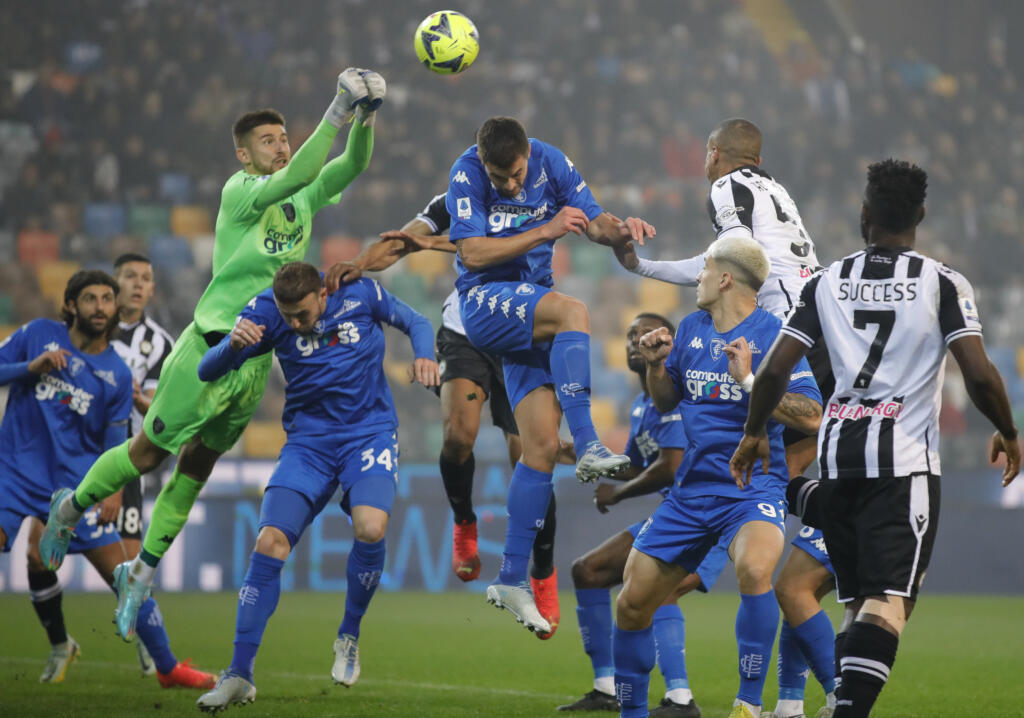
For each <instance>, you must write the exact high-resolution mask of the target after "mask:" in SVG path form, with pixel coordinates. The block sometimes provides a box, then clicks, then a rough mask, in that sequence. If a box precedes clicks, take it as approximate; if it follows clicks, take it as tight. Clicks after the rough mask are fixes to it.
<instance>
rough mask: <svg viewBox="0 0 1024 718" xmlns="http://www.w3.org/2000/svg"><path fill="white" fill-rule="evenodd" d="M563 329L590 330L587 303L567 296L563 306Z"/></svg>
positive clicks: (561, 309)
mask: <svg viewBox="0 0 1024 718" xmlns="http://www.w3.org/2000/svg"><path fill="white" fill-rule="evenodd" d="M560 311H561V315H562V327H561V329H562V331H569V332H589V331H590V313H589V312H588V311H587V305H586V304H584V303H583V302H581V301H580V300H579V299H576V298H575V297H565V301H564V302H563V305H562V307H560Z"/></svg>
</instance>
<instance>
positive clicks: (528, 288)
mask: <svg viewBox="0 0 1024 718" xmlns="http://www.w3.org/2000/svg"><path fill="white" fill-rule="evenodd" d="M535 291H536V290H535V289H534V288H533V285H532V284H528V283H527V282H523V283H522V284H520V285H519V286H518V287H516V294H518V295H519V296H520V297H528V296H530V295H531V294H533V293H534V292H535Z"/></svg>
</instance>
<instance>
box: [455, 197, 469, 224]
mask: <svg viewBox="0 0 1024 718" xmlns="http://www.w3.org/2000/svg"><path fill="white" fill-rule="evenodd" d="M455 209H456V211H457V212H458V215H459V219H469V218H470V217H472V216H473V207H472V205H470V203H469V197H459V198H457V199H456V200H455Z"/></svg>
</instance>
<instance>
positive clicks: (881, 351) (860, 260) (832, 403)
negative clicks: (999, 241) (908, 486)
mask: <svg viewBox="0 0 1024 718" xmlns="http://www.w3.org/2000/svg"><path fill="white" fill-rule="evenodd" d="M782 332H783V333H785V334H788V335H789V336H791V337H794V338H795V339H797V340H798V341H800V342H802V343H804V344H806V345H807V346H808V347H810V346H811V345H813V344H814V342H815V340H817V339H818V338H819V337H821V338H823V339H824V341H825V346H826V347H827V348H828V355H829V359H830V360H831V361H832V371H833V372H834V373H835V379H836V388H835V393H834V394H833V395H832V397H831V398H829V399H828V401H827V403H826V405H825V407H824V411H823V416H822V420H821V429H820V430H819V432H818V462H819V464H820V469H821V476H822V477H823V478H831V479H836V478H864V477H867V478H873V477H904V476H909V475H911V474H916V473H924V472H927V473H929V474H936V475H937V474H939V473H940V471H941V469H940V465H939V408H940V406H941V403H942V379H943V373H944V370H945V365H946V346H947V345H948V344H949V343H951V342H953V341H955V340H957V339H960V338H961V337H965V336H970V335H976V336H981V322H980V321H979V319H978V310H977V307H976V306H975V303H974V290H973V289H972V288H971V285H970V283H969V282H968V281H967V280H966V279H965V278H964V277H963V275H961V274H959V273H958V272H955V271H953V270H952V269H950V268H949V267H947V266H945V265H944V264H941V263H940V262H937V261H935V260H934V259H930V258H929V257H925V256H923V255H921V254H918V253H917V252H915V251H913V250H910V249H905V250H902V251H901V250H890V249H883V248H879V247H868V248H867V249H866V250H863V251H860V252H857V253H855V254H851V255H849V256H848V257H846V258H844V259H841V260H839V261H838V262H835V263H834V264H832V265H831V266H830V267H829V268H828V269H826V270H825V271H823V272H819V273H818V274H816V275H814V276H813V277H812V278H811V279H810V280H808V281H807V283H806V284H805V285H804V287H803V290H802V291H801V293H800V297H799V301H798V302H797V306H796V308H795V309H794V311H793V313H792V314H791V315H790V317H789V321H788V322H787V323H786V324H785V326H783V328H782Z"/></svg>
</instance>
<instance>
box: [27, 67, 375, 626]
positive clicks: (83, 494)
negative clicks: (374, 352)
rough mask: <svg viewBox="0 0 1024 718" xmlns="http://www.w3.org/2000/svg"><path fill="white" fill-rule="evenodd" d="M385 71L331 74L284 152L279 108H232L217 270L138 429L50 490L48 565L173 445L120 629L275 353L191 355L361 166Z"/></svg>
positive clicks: (124, 570)
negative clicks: (220, 373) (221, 370)
mask: <svg viewBox="0 0 1024 718" xmlns="http://www.w3.org/2000/svg"><path fill="white" fill-rule="evenodd" d="M385 90H386V85H385V82H384V78H383V77H381V76H380V75H379V74H377V73H376V72H372V71H367V70H358V69H354V68H348V69H346V70H345V71H344V72H342V73H341V74H340V75H339V76H338V85H337V94H336V95H335V97H334V99H333V100H332V102H331V104H330V106H329V107H328V108H327V112H326V113H325V114H324V118H323V121H322V122H321V123H320V124H319V125H318V126H317V128H316V130H315V131H314V132H313V134H312V135H310V137H309V139H308V140H306V142H304V143H303V145H302V147H300V148H299V150H298V151H297V152H296V153H295V156H294V157H292V155H291V149H290V147H289V145H288V135H287V133H286V132H285V127H284V118H283V117H282V116H281V115H280V114H279V113H278V112H276V111H274V110H269V109H266V110H256V111H254V112H249V113H246V114H245V115H243V116H242V117H240V118H239V119H238V120H237V121H236V122H235V124H234V127H233V128H232V132H233V135H234V140H235V154H236V155H237V157H238V161H239V162H241V163H242V165H243V169H242V170H240V171H239V172H237V173H235V174H234V175H233V176H232V177H231V178H230V179H229V180H228V181H227V183H225V185H224V189H223V191H222V193H221V204H220V211H219V212H218V214H217V226H216V243H215V245H214V252H213V279H212V280H211V282H210V284H209V286H208V287H207V288H206V291H205V292H204V293H203V296H202V297H201V298H200V299H199V304H198V305H197V306H196V311H195V317H194V320H193V322H192V323H191V324H190V325H189V326H188V327H186V328H185V330H184V331H183V332H182V334H181V337H180V338H179V339H178V342H177V343H176V344H175V345H174V350H173V351H172V352H171V354H170V355H169V356H168V357H167V359H166V360H165V362H164V365H163V370H162V372H161V375H160V383H159V384H158V385H157V390H156V396H155V397H154V398H153V403H152V405H151V406H150V408H149V411H148V412H147V413H146V419H145V423H144V425H143V429H144V430H143V431H142V432H140V433H139V434H138V435H137V436H135V437H134V438H133V439H131V440H130V441H127V442H125V443H124V444H122V445H120V446H118V447H116V448H114V449H110V450H109V451H107V452H105V453H103V454H102V455H101V456H100V457H99V458H98V459H97V460H96V463H94V464H93V466H92V468H91V469H89V472H88V473H87V474H86V475H85V478H84V479H82V481H81V483H79V485H78V487H77V488H76V489H75V490H74V491H72V490H71V489H61V490H59V491H57V492H55V493H54V494H53V497H52V498H51V500H50V515H49V518H48V520H47V523H46V531H45V533H44V534H43V537H42V540H41V543H40V551H41V553H42V560H43V563H44V564H45V565H47V566H49V567H50V568H51V569H53V570H56V569H57V568H58V567H59V566H60V565H61V562H63V560H64V555H65V553H66V551H67V548H68V542H69V540H70V538H71V531H72V528H73V527H74V526H75V524H76V523H78V520H79V518H80V517H81V515H82V513H83V512H84V511H85V510H86V509H87V508H89V507H90V506H92V505H93V504H96V503H98V502H100V501H102V500H103V499H104V498H106V497H107V496H110V495H111V494H113V493H115V492H117V491H118V490H119V489H120V488H121V487H122V486H124V485H125V484H127V483H128V482H129V481H131V480H133V479H136V478H138V477H139V475H140V474H144V473H146V472H148V471H151V470H153V469H155V468H156V467H157V466H158V465H159V464H160V462H161V461H163V460H164V458H166V457H167V456H168V455H169V454H174V453H176V454H178V463H177V466H176V468H175V470H174V474H173V475H172V476H171V479H170V480H169V481H168V482H167V484H166V485H165V486H164V487H163V490H162V491H161V492H160V495H159V496H158V497H157V499H156V504H155V505H154V506H153V515H152V518H151V520H150V523H149V527H148V529H147V531H146V535H145V538H144V539H143V544H142V552H141V553H140V554H139V556H138V557H137V558H135V560H133V561H130V562H125V563H122V564H120V565H119V566H118V567H117V568H116V569H115V571H114V588H115V590H116V591H117V595H118V601H117V613H116V614H115V618H116V621H115V622H116V624H117V632H118V634H120V635H121V637H122V638H124V639H125V640H126V641H127V640H131V638H132V636H133V635H134V633H135V623H136V616H137V615H138V610H139V606H140V605H141V604H142V603H143V602H144V601H145V600H146V598H147V597H148V595H149V591H150V586H151V585H152V583H153V575H154V574H155V572H156V566H157V564H158V563H159V561H160V559H161V557H163V555H164V553H165V552H166V551H167V549H168V548H169V547H170V545H171V543H172V542H173V541H174V539H175V537H176V536H177V535H178V532H180V531H181V529H182V527H183V526H184V525H185V521H186V519H187V518H188V513H189V510H190V509H191V508H192V504H193V503H195V500H196V497H197V496H198V494H199V491H200V489H202V487H203V484H204V482H205V481H206V479H207V478H208V477H209V476H210V472H211V471H212V470H213V465H214V463H215V462H216V461H217V459H218V458H219V457H220V455H221V454H223V453H224V452H225V451H227V450H228V449H230V448H231V447H232V446H233V445H234V443H235V442H236V441H237V440H238V438H239V436H241V434H242V431H243V430H244V429H245V427H246V425H247V424H248V423H249V420H250V419H251V418H252V415H253V412H254V411H255V410H256V406H257V405H258V404H259V402H260V399H261V398H262V396H263V390H264V389H265V388H266V383H267V376H268V374H269V372H270V366H271V355H270V354H265V355H263V356H260V357H254V358H253V359H250V360H249V361H247V362H246V363H245V364H244V365H243V366H242V367H241V368H240V369H239V370H238V371H233V372H230V373H229V374H227V375H225V376H224V377H222V378H221V379H219V380H218V381H215V382H211V383H204V382H202V381H200V379H199V375H198V369H197V368H198V366H199V361H200V359H202V357H203V354H205V353H206V350H207V349H208V348H210V347H212V346H216V344H217V343H218V342H219V341H220V340H221V338H222V337H224V336H225V335H226V334H227V333H228V332H230V331H231V328H232V327H233V326H234V323H235V317H237V316H238V313H239V312H240V311H241V310H242V308H243V307H244V306H245V303H246V302H248V301H249V300H250V299H251V298H252V297H255V296H256V295H257V294H259V293H260V292H262V291H263V290H265V289H267V288H268V287H269V286H270V285H271V282H272V281H273V278H274V273H275V272H276V271H277V269H278V268H279V267H281V266H282V265H283V264H286V263H288V262H296V261H301V260H302V259H303V258H304V257H305V255H306V249H307V248H308V246H309V239H310V225H311V221H312V219H313V214H314V213H315V212H316V211H317V210H319V209H321V208H322V207H324V206H326V205H327V204H330V203H334V202H337V201H338V195H339V193H340V192H341V191H342V190H343V189H345V187H347V186H348V184H349V183H350V182H351V181H352V180H353V179H355V177H356V176H357V175H358V174H359V173H360V172H362V171H363V170H364V169H366V167H367V165H368V164H369V162H370V155H371V153H372V151H373V123H374V118H375V115H376V110H377V108H378V107H379V106H380V104H381V103H382V102H383V100H384V93H385ZM353 119H354V122H353V124H352V129H351V130H350V131H349V134H348V142H347V144H346V145H345V152H344V153H343V154H342V155H341V156H339V157H337V158H335V159H333V160H331V161H330V162H327V164H324V162H325V160H326V159H327V153H328V151H329V150H330V148H331V145H332V144H333V142H334V139H335V136H336V135H337V134H338V132H339V130H341V128H342V127H344V126H345V125H346V124H347V123H349V122H352V121H353Z"/></svg>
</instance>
